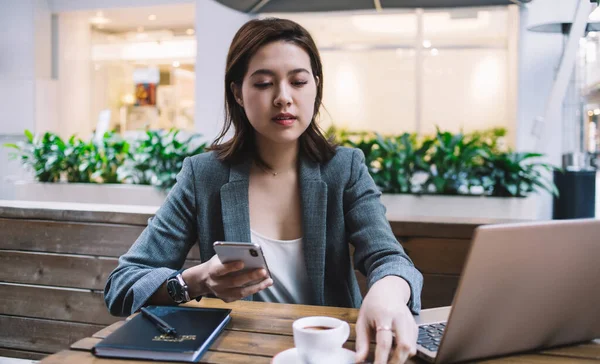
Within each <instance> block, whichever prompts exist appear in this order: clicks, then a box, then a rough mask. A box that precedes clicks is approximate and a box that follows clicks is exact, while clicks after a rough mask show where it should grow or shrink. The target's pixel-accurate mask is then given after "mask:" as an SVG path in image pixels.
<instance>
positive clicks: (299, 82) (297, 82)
mask: <svg viewBox="0 0 600 364" xmlns="http://www.w3.org/2000/svg"><path fill="white" fill-rule="evenodd" d="M307 83H308V81H294V82H292V85H294V86H297V87H302V86H304V85H306V84H307Z"/></svg>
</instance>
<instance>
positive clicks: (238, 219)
mask: <svg viewBox="0 0 600 364" xmlns="http://www.w3.org/2000/svg"><path fill="white" fill-rule="evenodd" d="M249 175H250V162H249V161H246V162H244V163H241V164H236V165H233V166H231V169H230V172H229V182H228V183H226V184H224V185H223V186H222V187H221V214H222V215H223V230H224V234H225V240H226V241H240V242H250V209H249V207H248V181H249Z"/></svg>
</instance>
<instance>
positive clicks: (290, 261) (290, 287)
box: [250, 229, 310, 304]
mask: <svg viewBox="0 0 600 364" xmlns="http://www.w3.org/2000/svg"><path fill="white" fill-rule="evenodd" d="M250 240H251V241H252V242H253V243H256V244H258V245H260V247H261V249H262V251H263V254H264V256H265V260H266V261H267V266H268V267H269V272H270V273H271V278H273V285H272V286H271V287H269V288H267V289H265V290H262V291H260V292H258V293H257V294H256V295H257V297H258V298H259V299H260V300H261V301H263V302H277V303H296V304H309V303H310V288H309V284H308V277H307V275H306V266H305V265H304V251H303V250H302V245H303V244H302V238H299V239H295V240H275V239H271V238H267V237H266V236H263V235H260V234H259V233H257V232H256V231H254V230H252V229H251V230H250Z"/></svg>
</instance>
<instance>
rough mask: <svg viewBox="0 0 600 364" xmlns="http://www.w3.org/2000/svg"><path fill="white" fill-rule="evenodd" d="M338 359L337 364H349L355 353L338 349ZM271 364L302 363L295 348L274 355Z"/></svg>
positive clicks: (354, 358)
mask: <svg viewBox="0 0 600 364" xmlns="http://www.w3.org/2000/svg"><path fill="white" fill-rule="evenodd" d="M338 357H339V360H338V363H340V364H351V363H354V362H355V361H356V353H354V352H353V351H351V350H348V349H345V348H341V349H340V355H339V356H338ZM271 364H302V362H301V361H300V358H299V357H298V351H297V350H296V348H291V349H287V350H284V351H282V352H281V353H279V354H277V355H275V357H274V358H273V360H272V361H271Z"/></svg>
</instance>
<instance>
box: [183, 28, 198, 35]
mask: <svg viewBox="0 0 600 364" xmlns="http://www.w3.org/2000/svg"><path fill="white" fill-rule="evenodd" d="M185 34H187V35H194V34H196V31H195V30H194V29H192V28H190V29H188V30H186V31H185Z"/></svg>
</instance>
